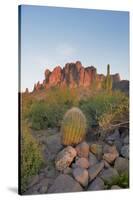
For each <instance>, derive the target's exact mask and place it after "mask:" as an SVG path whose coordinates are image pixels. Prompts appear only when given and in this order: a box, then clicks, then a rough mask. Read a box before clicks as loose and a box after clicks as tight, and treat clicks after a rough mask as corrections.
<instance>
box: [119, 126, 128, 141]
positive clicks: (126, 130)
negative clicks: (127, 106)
mask: <svg viewBox="0 0 133 200" xmlns="http://www.w3.org/2000/svg"><path fill="white" fill-rule="evenodd" d="M127 135H129V129H127V128H126V129H125V130H123V131H122V132H121V138H122V139H124V138H125V137H126V136H127Z"/></svg>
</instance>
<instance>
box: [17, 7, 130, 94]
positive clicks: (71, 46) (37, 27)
mask: <svg viewBox="0 0 133 200" xmlns="http://www.w3.org/2000/svg"><path fill="white" fill-rule="evenodd" d="M20 24H21V90H22V91H23V90H25V88H26V87H28V88H29V89H30V90H32V88H33V86H34V83H36V82H37V81H40V82H42V81H43V79H44V71H45V69H46V68H49V69H50V70H52V69H53V68H54V67H55V66H57V65H61V67H63V66H64V65H65V63H67V62H75V61H77V60H80V61H81V62H82V65H83V66H85V67H87V66H90V65H93V66H95V67H96V68H97V72H98V73H104V74H106V66H107V64H108V63H109V64H110V65H111V73H117V72H119V73H120V75H121V78H122V79H129V13H128V12H122V11H102V10H89V9H77V8H56V7H45V6H27V5H23V6H21V23H20Z"/></svg>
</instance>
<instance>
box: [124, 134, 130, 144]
mask: <svg viewBox="0 0 133 200" xmlns="http://www.w3.org/2000/svg"><path fill="white" fill-rule="evenodd" d="M123 144H124V145H127V144H129V136H128V135H127V136H126V137H124V139H123Z"/></svg>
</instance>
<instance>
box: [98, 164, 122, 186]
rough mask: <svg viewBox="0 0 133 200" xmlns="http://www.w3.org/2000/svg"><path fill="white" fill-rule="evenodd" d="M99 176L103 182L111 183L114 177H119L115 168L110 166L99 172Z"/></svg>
mask: <svg viewBox="0 0 133 200" xmlns="http://www.w3.org/2000/svg"><path fill="white" fill-rule="evenodd" d="M100 178H101V179H102V180H103V181H104V182H105V183H108V184H111V183H112V181H113V180H114V179H116V178H119V174H118V172H117V170H116V169H115V168H112V167H110V168H108V169H104V170H103V171H102V172H101V173H100Z"/></svg>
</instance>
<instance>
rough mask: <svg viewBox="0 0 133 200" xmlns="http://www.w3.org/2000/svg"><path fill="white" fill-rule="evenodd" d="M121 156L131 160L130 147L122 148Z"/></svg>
mask: <svg viewBox="0 0 133 200" xmlns="http://www.w3.org/2000/svg"><path fill="white" fill-rule="evenodd" d="M121 155H122V156H123V157H124V158H129V145H124V146H123V147H122V148H121Z"/></svg>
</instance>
